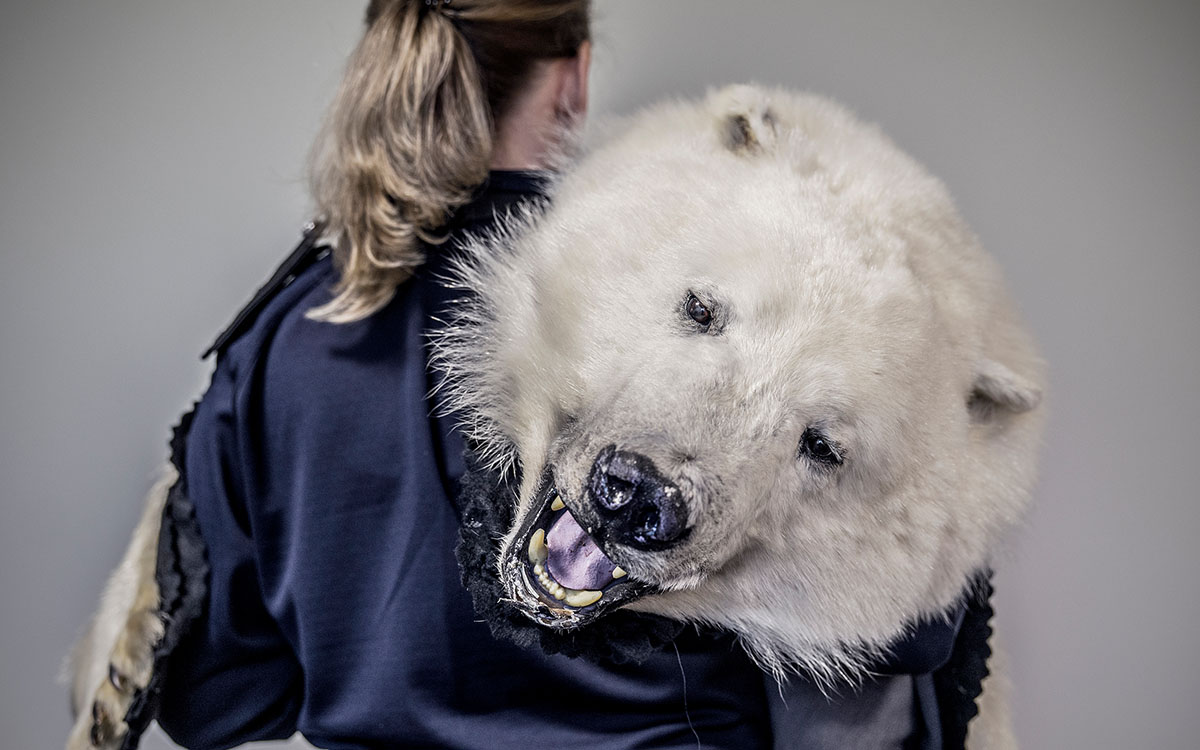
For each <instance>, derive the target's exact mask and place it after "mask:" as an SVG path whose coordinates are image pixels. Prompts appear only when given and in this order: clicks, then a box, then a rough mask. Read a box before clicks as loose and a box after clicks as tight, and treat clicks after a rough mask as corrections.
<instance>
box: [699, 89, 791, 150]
mask: <svg viewBox="0 0 1200 750" xmlns="http://www.w3.org/2000/svg"><path fill="white" fill-rule="evenodd" d="M708 109H709V111H710V112H712V113H713V115H714V116H715V117H716V118H717V136H718V137H719V138H720V139H721V144H722V145H723V146H725V148H727V149H729V150H730V151H732V152H734V153H737V154H756V153H760V152H762V151H765V150H768V149H770V148H771V147H772V146H774V145H775V114H774V113H773V112H772V111H771V107H770V102H769V101H768V99H767V94H766V92H764V91H762V90H761V89H758V88H755V87H754V86H727V87H725V88H723V89H718V90H716V91H712V92H710V93H709V95H708Z"/></svg>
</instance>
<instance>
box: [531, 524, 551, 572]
mask: <svg viewBox="0 0 1200 750" xmlns="http://www.w3.org/2000/svg"><path fill="white" fill-rule="evenodd" d="M549 556H550V550H549V549H547V548H546V530H545V529H538V530H537V531H535V532H533V536H531V537H529V562H531V563H533V564H535V565H536V564H538V563H544V562H546V558H547V557H549Z"/></svg>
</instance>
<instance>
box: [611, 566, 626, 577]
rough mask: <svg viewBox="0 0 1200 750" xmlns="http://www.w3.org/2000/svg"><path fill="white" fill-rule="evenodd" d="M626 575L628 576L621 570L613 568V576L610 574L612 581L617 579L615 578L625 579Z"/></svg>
mask: <svg viewBox="0 0 1200 750" xmlns="http://www.w3.org/2000/svg"><path fill="white" fill-rule="evenodd" d="M627 575H629V574H628V573H626V572H625V571H624V570H621V569H620V568H613V574H612V576H613V578H614V579H617V578H624V577H625V576H627Z"/></svg>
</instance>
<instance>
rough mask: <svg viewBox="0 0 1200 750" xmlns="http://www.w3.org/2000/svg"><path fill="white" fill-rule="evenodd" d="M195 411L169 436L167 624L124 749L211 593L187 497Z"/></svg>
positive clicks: (162, 579) (161, 544) (164, 539)
mask: <svg viewBox="0 0 1200 750" xmlns="http://www.w3.org/2000/svg"><path fill="white" fill-rule="evenodd" d="M193 413H194V412H188V413H187V414H185V415H184V416H183V418H182V419H181V420H180V422H179V425H178V426H177V427H176V428H175V431H174V434H173V436H172V438H171V463H172V464H174V466H175V468H176V470H177V471H178V472H179V479H178V480H176V482H175V484H174V485H172V486H171V489H170V490H169V491H168V493H167V501H166V506H165V507H164V508H163V517H162V526H161V528H160V530H159V535H158V564H157V570H156V573H155V575H156V578H157V581H158V591H159V597H160V599H159V602H160V603H159V616H160V617H161V618H162V621H163V624H164V625H165V632H164V634H163V638H162V640H161V641H159V642H158V645H156V646H155V647H154V669H153V672H152V673H151V676H150V684H149V685H147V686H146V688H145V689H143V690H139V691H138V693H137V694H136V695H135V696H134V699H133V703H132V704H131V705H130V707H129V712H128V713H127V714H126V716H125V723H126V724H127V725H128V726H129V732H128V734H126V735H125V739H124V741H123V742H122V744H121V750H134V749H135V748H136V747H137V746H138V743H139V742H140V741H141V737H142V734H143V733H144V732H145V731H146V729H147V727H149V726H150V722H152V721H154V719H155V718H156V717H157V716H158V709H159V696H160V694H161V691H162V685H163V680H164V679H165V676H166V671H167V667H168V664H169V657H170V655H171V652H172V651H174V650H175V647H176V646H177V645H178V644H179V640H180V639H181V638H182V637H183V635H184V633H186V632H187V630H188V628H189V627H190V626H191V624H192V622H193V621H194V620H195V619H196V618H197V617H199V616H200V614H201V612H202V611H203V608H204V604H205V602H206V601H207V598H208V558H207V553H206V551H205V548H204V540H203V539H202V538H201V537H200V527H199V525H198V524H197V522H196V509H195V507H194V506H193V505H192V502H191V500H189V499H188V497H187V481H186V479H185V477H184V461H185V458H186V446H187V433H188V428H189V427H190V426H191V423H192V415H193Z"/></svg>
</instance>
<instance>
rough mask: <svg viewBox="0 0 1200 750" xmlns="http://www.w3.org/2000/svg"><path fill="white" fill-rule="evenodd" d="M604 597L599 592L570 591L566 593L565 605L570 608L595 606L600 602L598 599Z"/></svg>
mask: <svg viewBox="0 0 1200 750" xmlns="http://www.w3.org/2000/svg"><path fill="white" fill-rule="evenodd" d="M602 596H604V594H603V593H602V592H599V591H575V590H574V589H572V590H571V591H568V592H567V596H566V600H565V601H566V603H567V604H570V605H571V606H572V607H586V606H588V605H589V604H595V603H596V602H598V601H600V597H602Z"/></svg>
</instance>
